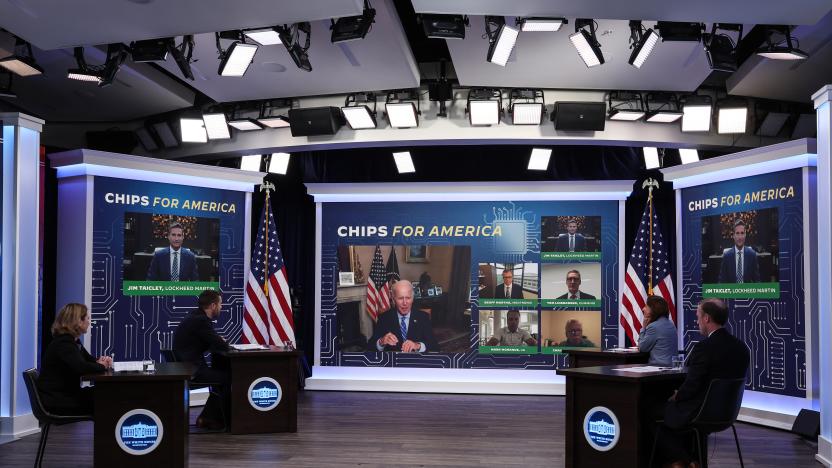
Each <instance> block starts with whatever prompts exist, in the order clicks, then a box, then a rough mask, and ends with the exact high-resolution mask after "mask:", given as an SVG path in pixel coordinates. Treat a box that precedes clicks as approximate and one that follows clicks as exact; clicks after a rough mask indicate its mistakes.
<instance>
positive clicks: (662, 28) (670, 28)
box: [656, 21, 705, 42]
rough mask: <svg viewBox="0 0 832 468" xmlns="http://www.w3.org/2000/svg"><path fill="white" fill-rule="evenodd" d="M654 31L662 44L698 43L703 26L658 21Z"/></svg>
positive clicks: (700, 24) (699, 24)
mask: <svg viewBox="0 0 832 468" xmlns="http://www.w3.org/2000/svg"><path fill="white" fill-rule="evenodd" d="M656 29H657V30H658V31H659V35H660V36H661V37H662V42H699V41H700V40H702V32H703V31H704V30H705V25H704V24H702V23H681V22H676V21H659V22H658V23H656Z"/></svg>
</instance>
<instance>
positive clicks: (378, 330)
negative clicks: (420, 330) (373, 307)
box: [367, 309, 401, 351]
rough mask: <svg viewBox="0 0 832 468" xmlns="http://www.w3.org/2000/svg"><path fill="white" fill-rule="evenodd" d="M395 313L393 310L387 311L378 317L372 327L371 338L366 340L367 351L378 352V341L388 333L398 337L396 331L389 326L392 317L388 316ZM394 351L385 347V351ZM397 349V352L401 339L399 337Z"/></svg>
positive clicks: (389, 347)
mask: <svg viewBox="0 0 832 468" xmlns="http://www.w3.org/2000/svg"><path fill="white" fill-rule="evenodd" d="M396 313H397V312H396V310H395V309H390V310H388V311H387V312H384V313H383V314H381V315H380V316H379V317H378V320H377V321H376V324H375V325H374V326H373V336H371V337H370V339H369V340H367V350H368V351H378V348H377V347H376V344H377V343H378V340H380V339H381V337H382V336H384V335H386V334H387V333H388V332H391V333H393V334H394V335H396V336H399V334H400V332H398V331H397V330H393V329H392V328H391V325H390V317H394V315H393V316H391V315H390V314H396ZM394 318H395V317H394ZM395 349H396V348H393V347H391V346H387V347H386V349H385V351H393V350H395ZM397 349H399V350H400V349H401V337H400V336H399V346H398V347H397Z"/></svg>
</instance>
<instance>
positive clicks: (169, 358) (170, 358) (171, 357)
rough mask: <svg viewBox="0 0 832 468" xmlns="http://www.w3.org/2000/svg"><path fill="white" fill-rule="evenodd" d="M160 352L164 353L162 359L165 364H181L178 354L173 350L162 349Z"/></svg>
mask: <svg viewBox="0 0 832 468" xmlns="http://www.w3.org/2000/svg"><path fill="white" fill-rule="evenodd" d="M159 351H161V352H162V359H164V360H165V362H179V359H178V358H177V357H176V353H174V352H173V350H172V349H161V350H159Z"/></svg>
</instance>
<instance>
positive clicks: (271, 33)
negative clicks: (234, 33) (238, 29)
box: [243, 27, 283, 46]
mask: <svg viewBox="0 0 832 468" xmlns="http://www.w3.org/2000/svg"><path fill="white" fill-rule="evenodd" d="M243 34H245V35H246V37H247V38H249V39H251V40H252V41H254V42H256V43H258V44H260V45H261V46H268V45H277V44H283V41H281V40H280V33H278V31H277V27H271V28H262V29H247V30H244V31H243Z"/></svg>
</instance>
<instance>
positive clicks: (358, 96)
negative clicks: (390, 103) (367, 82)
mask: <svg viewBox="0 0 832 468" xmlns="http://www.w3.org/2000/svg"><path fill="white" fill-rule="evenodd" d="M367 104H372V106H373V108H372V109H370V106H368V105H367ZM341 113H342V114H344V118H345V119H346V120H347V124H348V125H349V126H350V128H351V129H353V130H363V129H368V128H376V126H377V123H376V95H375V93H353V94H349V95H347V98H346V99H345V101H344V107H342V108H341Z"/></svg>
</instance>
